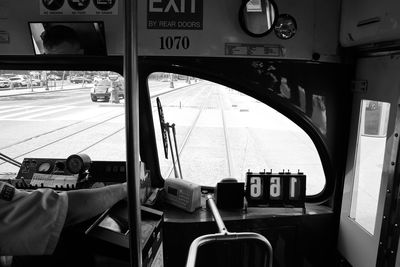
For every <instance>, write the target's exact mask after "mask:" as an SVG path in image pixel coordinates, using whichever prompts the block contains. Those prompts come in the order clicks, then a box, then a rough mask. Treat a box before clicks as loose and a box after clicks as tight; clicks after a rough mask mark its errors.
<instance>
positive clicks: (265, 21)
mask: <svg viewBox="0 0 400 267" xmlns="http://www.w3.org/2000/svg"><path fill="white" fill-rule="evenodd" d="M277 17H278V9H277V7H276V4H275V2H274V1H272V0H244V1H243V4H242V6H241V8H240V11H239V21H240V25H241V27H242V29H243V30H244V31H245V32H246V33H247V34H249V35H250V36H253V37H261V36H265V35H266V34H268V33H269V32H270V31H271V30H272V29H273V28H274V25H275V21H276V18H277Z"/></svg>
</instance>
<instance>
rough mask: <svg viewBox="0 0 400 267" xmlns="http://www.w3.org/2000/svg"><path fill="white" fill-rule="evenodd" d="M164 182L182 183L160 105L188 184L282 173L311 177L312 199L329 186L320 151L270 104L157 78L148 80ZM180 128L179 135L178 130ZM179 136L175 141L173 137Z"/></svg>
mask: <svg viewBox="0 0 400 267" xmlns="http://www.w3.org/2000/svg"><path fill="white" fill-rule="evenodd" d="M148 85H149V90H150V95H151V102H152V107H153V119H154V127H155V131H156V135H157V136H156V138H157V146H158V155H159V160H160V167H161V172H162V176H163V177H164V178H168V177H179V175H180V171H179V166H178V161H177V159H176V153H175V151H174V158H175V163H176V164H175V168H174V164H173V161H172V155H171V145H168V155H167V156H168V158H167V159H166V158H165V154H166V153H165V148H164V144H163V138H162V131H161V127H160V121H159V115H158V108H157V101H156V99H157V98H159V100H160V103H161V104H162V110H163V114H164V123H165V124H167V125H169V126H170V127H169V129H170V132H169V138H168V135H166V136H165V139H167V140H168V139H170V140H171V141H172V147H174V138H176V145H177V151H178V156H179V162H180V167H181V173H182V178H183V179H187V180H189V181H192V182H195V183H198V184H201V185H206V186H215V185H216V183H217V182H219V181H220V180H221V179H223V178H228V177H232V178H236V179H237V180H239V181H244V180H245V174H246V172H247V171H248V170H250V171H252V172H261V171H264V170H266V171H270V170H271V169H272V171H273V172H279V171H282V170H285V171H288V170H289V171H291V172H297V171H298V170H300V171H301V172H304V173H305V174H306V175H307V195H315V194H318V193H320V192H321V191H322V189H323V188H324V186H325V175H324V171H323V168H322V164H321V160H320V158H319V155H318V152H317V149H316V148H315V145H314V143H313V142H312V141H311V139H310V138H309V136H308V135H307V134H306V133H305V132H304V131H303V130H302V129H301V128H300V127H299V126H297V125H296V124H295V123H293V122H292V121H291V120H289V119H288V118H287V117H285V116H283V115H282V114H281V113H279V112H277V111H276V110H274V109H272V108H270V107H269V106H267V105H266V104H264V103H262V102H260V101H258V100H256V99H254V98H252V97H249V96H247V95H245V94H243V93H241V92H238V91H236V90H234V89H231V88H228V87H226V86H223V85H220V84H216V83H213V82H210V81H207V80H201V79H198V78H195V77H188V76H182V75H178V74H171V73H153V74H151V75H150V76H149V77H148ZM173 128H174V129H173ZM173 130H175V133H176V134H175V136H174V133H173Z"/></svg>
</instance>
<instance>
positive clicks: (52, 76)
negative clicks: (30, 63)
mask: <svg viewBox="0 0 400 267" xmlns="http://www.w3.org/2000/svg"><path fill="white" fill-rule="evenodd" d="M47 78H48V79H50V80H57V81H59V80H61V77H60V76H57V75H54V74H50V75H48V76H47Z"/></svg>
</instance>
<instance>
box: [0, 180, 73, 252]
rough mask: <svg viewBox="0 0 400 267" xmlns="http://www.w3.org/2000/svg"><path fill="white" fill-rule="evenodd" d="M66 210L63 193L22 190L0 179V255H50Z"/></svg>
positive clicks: (66, 197) (49, 190)
mask: <svg viewBox="0 0 400 267" xmlns="http://www.w3.org/2000/svg"><path fill="white" fill-rule="evenodd" d="M67 210H68V196H67V194H66V193H64V192H63V193H57V192H55V191H54V190H51V189H38V190H34V191H32V192H25V191H21V190H18V189H16V188H14V187H13V186H11V185H9V184H6V183H3V182H0V255H46V254H52V253H53V251H54V249H55V247H56V245H57V242H58V239H59V236H60V233H61V230H62V228H63V226H64V222H65V218H66V216H67Z"/></svg>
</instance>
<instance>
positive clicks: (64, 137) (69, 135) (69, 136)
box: [0, 113, 125, 165]
mask: <svg viewBox="0 0 400 267" xmlns="http://www.w3.org/2000/svg"><path fill="white" fill-rule="evenodd" d="M123 115H125V113H121V114H117V115H115V116H112V117H110V118H107V119H105V120H102V121H100V122H98V123H95V124H93V125H90V126H88V127H85V128H83V129H81V130H79V131H76V132H73V133H71V134H68V135H64V136H62V137H61V138H57V139H55V140H54V141H52V142H49V143H46V144H44V145H41V146H38V147H36V148H34V149H31V150H29V151H26V152H23V153H22V154H19V155H17V156H13V157H12V159H15V160H16V159H18V158H21V157H23V156H26V155H28V154H30V153H32V152H36V151H38V150H41V149H43V148H46V147H48V146H50V145H53V144H55V143H58V142H61V141H65V140H66V139H68V138H71V137H72V136H75V135H78V134H80V133H82V132H85V131H87V130H90V129H93V128H94V127H98V126H100V125H103V124H104V123H106V122H108V121H111V120H113V119H116V118H118V117H120V116H123ZM99 116H100V115H99ZM93 117H97V116H93ZM89 119H90V118H88V119H86V120H82V121H79V122H75V123H71V124H69V125H67V126H63V127H60V128H58V129H55V130H52V131H49V132H47V133H46V134H50V133H55V132H57V131H60V130H61V129H65V128H68V127H71V126H73V125H77V124H79V123H82V122H85V121H87V120H89ZM123 128H125V127H123ZM46 134H41V135H38V136H37V137H42V136H44V135H46ZM114 134H115V133H114ZM110 136H112V135H110ZM110 136H109V137H110ZM32 139H34V137H32V138H28V139H25V140H23V141H21V142H17V143H14V144H13V145H9V146H7V148H10V147H12V146H15V145H21V144H23V143H24V142H28V141H30V140H32ZM3 149H4V148H3ZM3 149H2V150H3ZM86 149H87V148H86ZM5 163H7V162H2V163H0V165H3V164H5Z"/></svg>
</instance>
